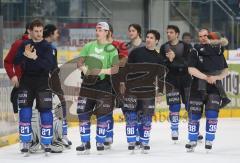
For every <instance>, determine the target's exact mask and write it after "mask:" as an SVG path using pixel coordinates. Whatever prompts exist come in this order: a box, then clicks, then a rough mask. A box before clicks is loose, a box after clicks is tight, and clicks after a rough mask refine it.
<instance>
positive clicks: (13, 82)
mask: <svg viewBox="0 0 240 163" xmlns="http://www.w3.org/2000/svg"><path fill="white" fill-rule="evenodd" d="M11 82H12V85H13V86H14V87H16V88H18V87H19V81H18V77H17V76H16V75H15V76H13V77H12V78H11Z"/></svg>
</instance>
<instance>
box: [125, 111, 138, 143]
mask: <svg viewBox="0 0 240 163" xmlns="http://www.w3.org/2000/svg"><path fill="white" fill-rule="evenodd" d="M125 119H126V135H127V142H128V143H130V142H136V131H137V127H138V126H137V125H138V124H137V113H136V112H132V111H127V112H125Z"/></svg>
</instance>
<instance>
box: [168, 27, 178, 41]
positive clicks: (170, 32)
mask: <svg viewBox="0 0 240 163" xmlns="http://www.w3.org/2000/svg"><path fill="white" fill-rule="evenodd" d="M167 38H168V41H174V40H176V39H177V38H178V33H176V32H175V31H174V30H173V29H167Z"/></svg>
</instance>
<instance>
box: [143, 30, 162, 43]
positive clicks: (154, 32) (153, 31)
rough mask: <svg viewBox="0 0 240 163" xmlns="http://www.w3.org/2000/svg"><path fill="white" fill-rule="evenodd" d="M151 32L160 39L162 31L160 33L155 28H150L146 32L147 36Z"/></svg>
mask: <svg viewBox="0 0 240 163" xmlns="http://www.w3.org/2000/svg"><path fill="white" fill-rule="evenodd" d="M149 33H151V34H153V35H154V36H155V39H156V40H158V41H159V40H160V33H159V32H158V31H157V30H154V29H150V30H148V31H147V33H146V36H147V35H148V34H149Z"/></svg>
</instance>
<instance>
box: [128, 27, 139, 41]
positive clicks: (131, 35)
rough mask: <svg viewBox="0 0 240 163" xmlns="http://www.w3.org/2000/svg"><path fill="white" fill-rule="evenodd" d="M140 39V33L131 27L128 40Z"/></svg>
mask: <svg viewBox="0 0 240 163" xmlns="http://www.w3.org/2000/svg"><path fill="white" fill-rule="evenodd" d="M137 37H138V32H137V30H136V29H135V28H133V27H130V28H129V30H128V38H129V39H130V40H134V39H136V38H137Z"/></svg>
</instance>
